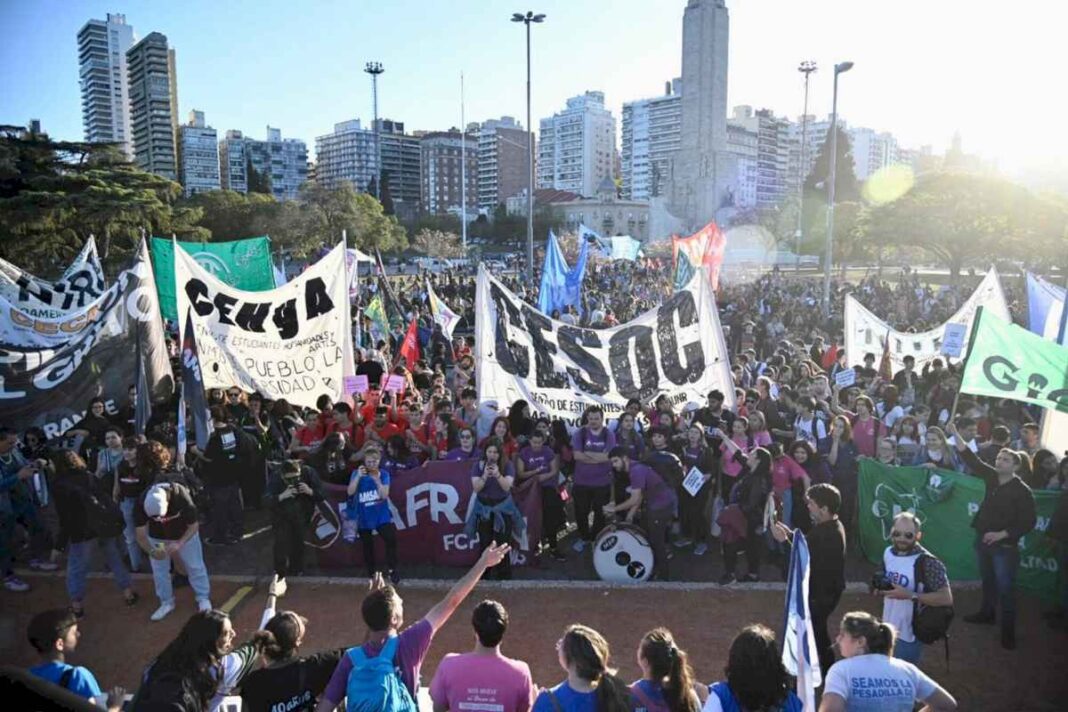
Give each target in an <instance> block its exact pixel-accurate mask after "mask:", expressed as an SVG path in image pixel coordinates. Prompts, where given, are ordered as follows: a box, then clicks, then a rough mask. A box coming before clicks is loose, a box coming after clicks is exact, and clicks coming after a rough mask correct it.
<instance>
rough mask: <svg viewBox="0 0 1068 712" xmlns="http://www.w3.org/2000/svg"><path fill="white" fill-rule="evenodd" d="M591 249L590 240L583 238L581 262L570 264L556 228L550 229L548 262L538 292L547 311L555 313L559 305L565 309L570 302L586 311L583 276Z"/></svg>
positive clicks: (546, 251)
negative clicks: (558, 239)
mask: <svg viewBox="0 0 1068 712" xmlns="http://www.w3.org/2000/svg"><path fill="white" fill-rule="evenodd" d="M589 249H590V248H589V243H588V242H586V241H585V240H582V247H581V249H580V250H579V257H578V262H576V263H575V266H574V267H573V268H569V267H568V266H567V260H566V259H565V258H564V253H563V251H561V250H560V243H558V242H557V241H556V235H554V234H553V231H552V230H550V231H549V240H548V242H547V243H546V244H545V263H544V264H543V265H542V269H541V289H540V290H539V292H538V309H539V310H540V311H541V312H542V313H543V314H552V313H553V310H555V309H559V310H561V311H563V308H564V307H565V306H567V305H571V306H572V307H574V308H575V310H576V312H578V313H579V314H581V313H582V279H583V277H585V276H586V262H587V261H588V258H589Z"/></svg>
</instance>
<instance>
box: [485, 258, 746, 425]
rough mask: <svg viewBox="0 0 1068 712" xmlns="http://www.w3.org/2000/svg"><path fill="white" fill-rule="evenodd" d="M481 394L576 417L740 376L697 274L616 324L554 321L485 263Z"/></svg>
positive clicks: (684, 398)
mask: <svg viewBox="0 0 1068 712" xmlns="http://www.w3.org/2000/svg"><path fill="white" fill-rule="evenodd" d="M475 305H476V306H475V315H476V316H475V348H476V360H477V372H478V374H479V377H478V379H477V380H478V398H479V402H480V403H489V402H491V401H493V402H496V403H497V404H499V406H500V407H501V408H502V409H503V408H506V407H507V406H508V405H510V404H511V403H514V402H515V401H517V400H520V399H522V400H525V401H527V402H528V403H529V404H530V407H531V409H532V410H534V411H537V412H538V413H541V414H545V415H547V416H549V417H552V418H562V419H564V420H565V421H566V422H568V423H569V424H570V425H576V424H577V423H578V421H579V419H580V418H581V417H582V413H583V411H584V410H585V409H586V408H587V407H588V406H590V405H600V406H601V407H603V408H604V410H605V413H606V416H607V417H608V418H612V417H614V416H616V415H618V414H619V413H620V412H621V411H622V410H623V406H624V405H625V404H626V402H627V400H628V399H630V398H638V399H640V400H641V401H642V402H643V403H649V402H651V400H652V399H654V398H655V397H656V396H658V395H659V394H661V393H670V394H671V396H672V398H673V402H674V403H675V405H681V404H685V403H689V402H693V403H704V402H705V400H706V398H707V395H708V392H709V391H711V390H719V391H722V392H723V394H724V395H725V396H726V402H725V403H724V406H725V407H727V408H733V407H734V382H733V380H732V375H731V370H730V364H729V362H728V359H727V348H726V346H725V344H724V341H723V332H722V330H721V328H720V323H719V315H718V313H717V312H716V304H715V300H714V298H713V295H712V289H711V287H710V286H709V284H708V281H707V280H706V279H705V278H704V274H703V273H701V274H698V275H697V276H696V277H695V278H694V279H693V280H692V281H691V282H690V284H689V285H688V286H687V288H686V289H684V290H681V291H679V292H676V293H675V294H674V295H672V296H671V297H670V298H668V299H667V300H666V301H665V302H664V303H663V304H661V305H660V306H659V307H657V308H655V309H652V310H650V311H648V312H646V313H645V314H642V315H641V316H639V317H637V318H635V319H634V320H633V321H630V322H628V323H626V324H623V325H621V326H618V327H614V328H611V329H585V328H581V327H577V326H571V325H568V324H564V323H562V322H559V321H554V320H552V319H550V318H549V317H547V316H545V315H544V314H542V313H540V312H539V311H538V310H537V309H536V308H534V307H533V306H531V305H529V304H526V303H525V302H523V301H522V300H521V299H519V298H518V297H517V296H516V295H515V294H513V293H512V292H510V291H509V290H508V289H507V288H506V287H505V286H504V285H503V284H501V283H500V282H499V281H498V280H496V279H494V278H493V277H492V276H490V274H489V272H488V271H487V270H486V269H485V268H484V267H480V268H479V273H478V285H477V288H476V293H475Z"/></svg>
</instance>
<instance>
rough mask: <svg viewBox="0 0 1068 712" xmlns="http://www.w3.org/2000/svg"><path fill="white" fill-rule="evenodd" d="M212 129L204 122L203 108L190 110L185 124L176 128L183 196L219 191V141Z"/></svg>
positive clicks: (179, 174)
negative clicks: (187, 121)
mask: <svg viewBox="0 0 1068 712" xmlns="http://www.w3.org/2000/svg"><path fill="white" fill-rule="evenodd" d="M216 138H217V136H216V133H215V129H213V128H212V127H210V126H208V125H206V124H205V123H204V112H203V111H190V112H189V123H188V124H185V125H183V126H180V127H178V169H179V170H178V178H179V182H181V184H182V190H183V192H184V193H185V195H186V196H190V195H194V194H196V193H203V192H205V191H209V190H219V187H220V183H219V144H218V141H217V140H216Z"/></svg>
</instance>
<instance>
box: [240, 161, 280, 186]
mask: <svg viewBox="0 0 1068 712" xmlns="http://www.w3.org/2000/svg"><path fill="white" fill-rule="evenodd" d="M245 173H246V175H248V192H250V193H263V194H265V195H273V194H274V193H273V192H272V190H271V174H270V173H269V172H263V173H260V172H259V171H257V170H256V167H255V166H253V165H252V158H251V156H250V157H249V158H248V159H247V160H246V161H245Z"/></svg>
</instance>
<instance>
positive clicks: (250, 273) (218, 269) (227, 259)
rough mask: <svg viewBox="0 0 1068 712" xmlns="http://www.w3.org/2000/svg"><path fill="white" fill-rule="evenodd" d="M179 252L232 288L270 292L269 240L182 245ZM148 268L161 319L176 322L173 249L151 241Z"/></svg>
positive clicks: (155, 239) (164, 242) (166, 242)
mask: <svg viewBox="0 0 1068 712" xmlns="http://www.w3.org/2000/svg"><path fill="white" fill-rule="evenodd" d="M178 244H179V245H181V246H182V249H183V250H185V251H186V252H188V253H189V254H190V255H192V256H193V259H195V260H196V261H197V263H198V264H199V265H200V266H201V267H203V268H204V269H206V270H208V271H209V272H211V273H212V275H213V276H215V277H218V278H219V279H220V280H222V281H223V282H226V283H227V284H229V285H230V286H232V287H237V288H238V289H243V290H245V291H247V292H263V291H266V290H268V289H274V288H275V283H274V268H273V266H272V265H271V241H270V240H269V239H268V238H266V237H250V238H249V239H247V240H232V241H230V242H182V241H180V240H179V242H178ZM151 248H152V268H153V269H154V270H155V272H156V288H157V290H158V291H159V306H160V309H161V311H162V312H163V317H164V318H165V319H170V320H171V321H174V322H176V323H177V321H178V307H177V304H176V302H175V298H174V249H173V248H172V247H171V241H170V240H168V239H166V238H163V237H153V238H152V244H151Z"/></svg>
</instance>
